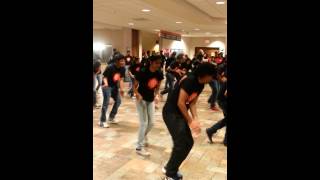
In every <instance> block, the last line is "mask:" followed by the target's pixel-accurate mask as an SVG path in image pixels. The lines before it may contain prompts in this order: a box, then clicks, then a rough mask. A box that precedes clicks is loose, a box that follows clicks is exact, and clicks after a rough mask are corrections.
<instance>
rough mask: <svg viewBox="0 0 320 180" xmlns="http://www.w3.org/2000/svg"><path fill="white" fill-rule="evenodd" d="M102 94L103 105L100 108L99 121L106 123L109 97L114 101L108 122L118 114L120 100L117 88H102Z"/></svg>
mask: <svg viewBox="0 0 320 180" xmlns="http://www.w3.org/2000/svg"><path fill="white" fill-rule="evenodd" d="M102 93H103V103H102V108H101V116H100V121H101V122H106V120H107V119H106V113H107V111H108V105H109V101H110V97H112V98H113V99H114V104H113V107H112V110H111V112H110V115H109V120H110V119H113V118H115V116H116V114H117V112H118V108H119V106H120V104H121V98H120V93H119V88H118V87H106V88H102Z"/></svg>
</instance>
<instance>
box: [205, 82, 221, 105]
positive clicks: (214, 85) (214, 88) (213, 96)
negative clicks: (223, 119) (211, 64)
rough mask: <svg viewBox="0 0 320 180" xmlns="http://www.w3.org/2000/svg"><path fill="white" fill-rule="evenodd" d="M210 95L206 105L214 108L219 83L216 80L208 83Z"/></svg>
mask: <svg viewBox="0 0 320 180" xmlns="http://www.w3.org/2000/svg"><path fill="white" fill-rule="evenodd" d="M209 85H210V87H211V90H212V93H211V96H210V98H209V99H208V103H210V106H211V107H214V106H215V104H216V101H217V97H218V92H219V83H218V81H217V80H213V81H211V82H210V83H209Z"/></svg>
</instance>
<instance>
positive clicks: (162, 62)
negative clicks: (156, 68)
mask: <svg viewBox="0 0 320 180" xmlns="http://www.w3.org/2000/svg"><path fill="white" fill-rule="evenodd" d="M160 56H161V69H162V68H163V65H164V62H166V57H165V56H164V55H160Z"/></svg>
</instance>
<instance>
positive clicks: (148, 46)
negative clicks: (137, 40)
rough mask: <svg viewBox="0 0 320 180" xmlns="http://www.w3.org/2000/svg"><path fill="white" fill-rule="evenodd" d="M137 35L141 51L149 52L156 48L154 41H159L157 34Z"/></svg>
mask: <svg viewBox="0 0 320 180" xmlns="http://www.w3.org/2000/svg"><path fill="white" fill-rule="evenodd" d="M139 35H140V36H141V45H142V49H143V50H144V51H147V50H150V52H151V51H152V50H153V49H154V48H155V46H156V41H157V40H159V37H158V34H156V33H149V32H146V31H140V34H139Z"/></svg>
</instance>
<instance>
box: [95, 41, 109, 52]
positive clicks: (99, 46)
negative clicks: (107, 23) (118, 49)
mask: <svg viewBox="0 0 320 180" xmlns="http://www.w3.org/2000/svg"><path fill="white" fill-rule="evenodd" d="M105 48H106V45H104V44H103V43H94V44H93V50H94V51H102V50H104V49H105Z"/></svg>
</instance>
